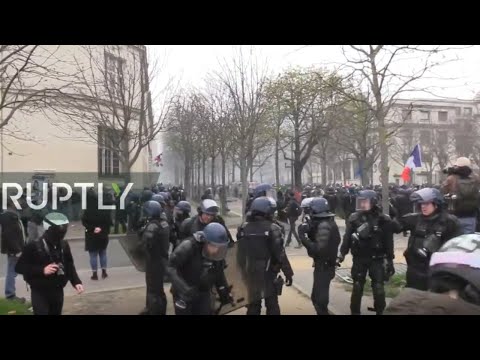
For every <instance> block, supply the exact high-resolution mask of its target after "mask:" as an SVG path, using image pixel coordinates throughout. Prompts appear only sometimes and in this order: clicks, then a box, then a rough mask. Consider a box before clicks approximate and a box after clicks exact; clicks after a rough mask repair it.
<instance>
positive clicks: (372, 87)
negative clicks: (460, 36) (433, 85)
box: [343, 45, 442, 213]
mask: <svg viewBox="0 0 480 360" xmlns="http://www.w3.org/2000/svg"><path fill="white" fill-rule="evenodd" d="M348 50H349V51H346V48H343V54H344V56H345V58H346V64H345V65H344V68H348V69H349V70H350V72H349V77H351V78H354V79H355V80H359V83H360V87H361V89H363V90H364V91H365V90H368V91H370V92H371V94H372V97H373V101H365V100H364V99H361V98H357V100H359V101H363V102H364V103H365V105H366V106H367V107H368V108H369V110H370V111H371V112H372V113H373V115H374V117H375V119H376V123H377V124H376V125H377V129H378V136H379V144H380V177H381V182H382V206H383V211H384V212H385V213H388V209H389V206H388V174H389V167H388V145H389V144H388V143H389V131H388V125H389V124H388V122H387V121H386V119H387V115H388V113H389V112H390V110H391V109H392V107H394V105H395V103H396V100H397V99H398V97H399V96H400V95H401V94H402V93H405V92H407V91H419V90H420V89H415V88H414V87H413V85H414V84H415V82H417V80H419V79H421V78H422V77H424V76H425V75H428V73H429V71H430V70H431V69H432V68H434V67H435V66H437V65H439V64H440V62H438V60H437V59H436V57H435V55H436V54H438V53H440V52H442V48H441V47H439V46H431V47H423V46H416V45H365V46H357V45H350V46H349V47H348ZM406 59H410V60H411V59H415V61H417V62H421V64H420V65H419V66H412V67H410V68H409V69H408V70H407V71H399V70H398V64H399V63H400V62H401V61H404V60H406ZM424 90H425V89H424ZM390 134H391V132H390ZM391 135H392V134H391Z"/></svg>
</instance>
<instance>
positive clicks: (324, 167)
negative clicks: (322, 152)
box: [320, 157, 328, 186]
mask: <svg viewBox="0 0 480 360" xmlns="http://www.w3.org/2000/svg"><path fill="white" fill-rule="evenodd" d="M320 160H321V163H320V166H321V170H320V171H321V173H322V185H323V186H325V185H327V181H328V180H327V160H326V159H324V158H323V157H322V158H321V159H320Z"/></svg>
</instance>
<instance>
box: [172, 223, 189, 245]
mask: <svg viewBox="0 0 480 360" xmlns="http://www.w3.org/2000/svg"><path fill="white" fill-rule="evenodd" d="M186 219H189V216H188V215H183V214H178V215H177V216H176V217H175V218H174V220H173V224H171V226H170V243H172V244H173V249H172V251H173V250H175V248H176V247H177V246H178V244H179V243H180V241H181V236H182V235H181V233H180V228H181V226H182V223H183V222H184V221H185V220H186ZM183 238H185V237H183Z"/></svg>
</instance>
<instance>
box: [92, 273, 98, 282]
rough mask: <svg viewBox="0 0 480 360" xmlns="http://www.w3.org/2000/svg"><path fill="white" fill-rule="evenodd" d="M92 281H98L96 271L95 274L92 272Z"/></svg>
mask: <svg viewBox="0 0 480 360" xmlns="http://www.w3.org/2000/svg"><path fill="white" fill-rule="evenodd" d="M90 279H92V280H98V275H97V272H96V271H93V272H92V276H91V277H90Z"/></svg>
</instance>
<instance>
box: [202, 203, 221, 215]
mask: <svg viewBox="0 0 480 360" xmlns="http://www.w3.org/2000/svg"><path fill="white" fill-rule="evenodd" d="M219 211H220V208H219V207H218V205H217V202H216V201H215V200H211V199H206V200H203V201H202V202H201V203H200V212H201V213H203V214H207V215H214V216H215V215H217V214H218V212H219Z"/></svg>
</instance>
